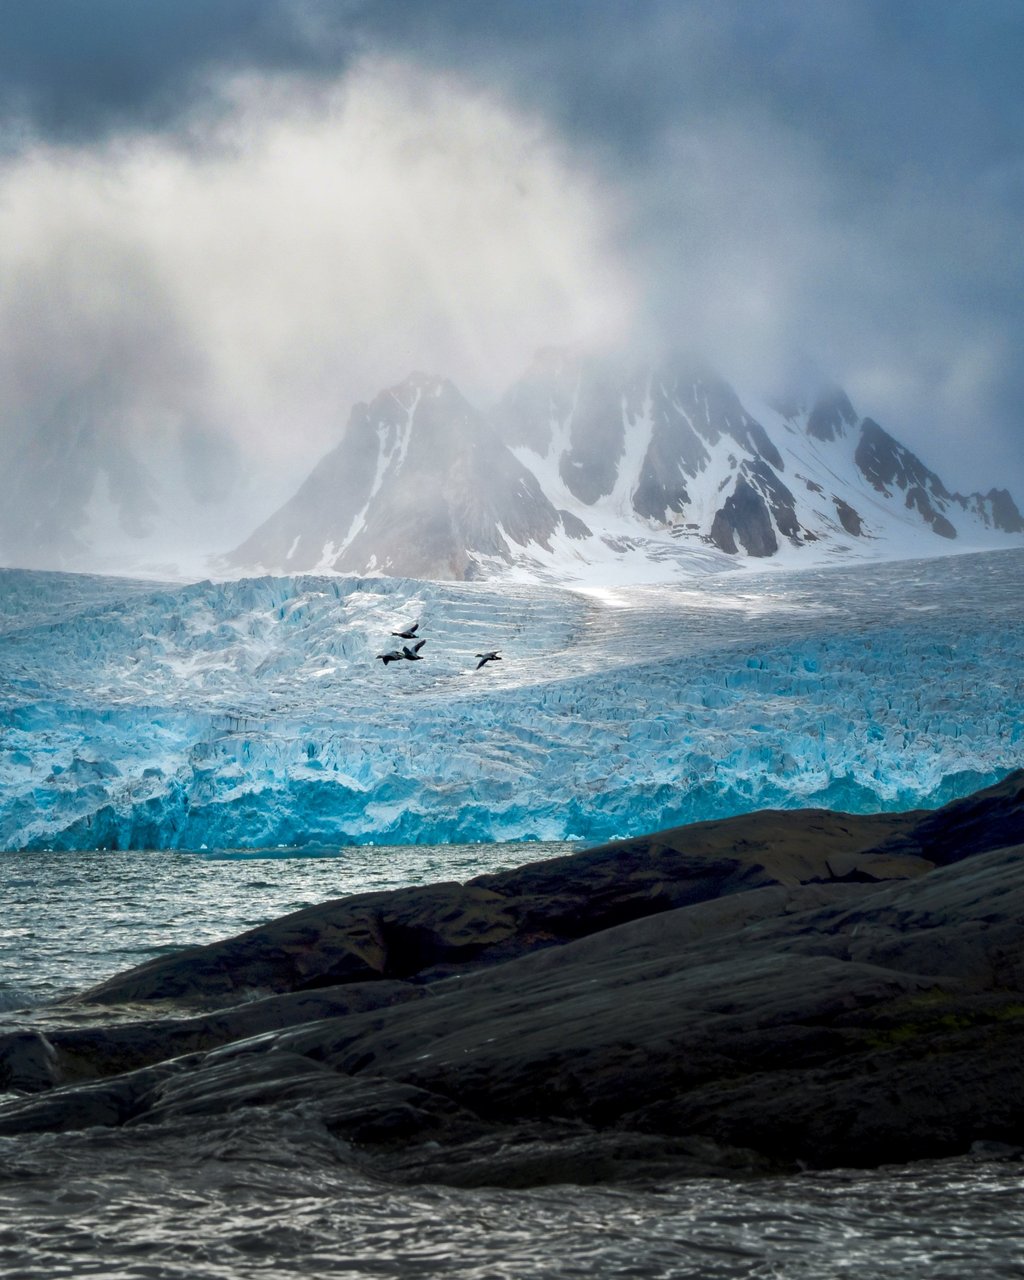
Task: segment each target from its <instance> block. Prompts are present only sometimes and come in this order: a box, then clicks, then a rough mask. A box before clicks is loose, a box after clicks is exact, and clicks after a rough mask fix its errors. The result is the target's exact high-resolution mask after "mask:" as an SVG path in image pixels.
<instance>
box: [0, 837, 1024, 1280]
mask: <svg viewBox="0 0 1024 1280" xmlns="http://www.w3.org/2000/svg"><path fill="white" fill-rule="evenodd" d="M567 851H569V846H563V845H526V846H523V845H516V846H494V845H491V846H441V847H422V846H421V847H418V848H415V849H413V848H406V849H390V850H384V849H373V848H362V849H354V850H343V851H337V850H335V851H333V852H331V851H323V852H322V854H321V855H320V856H304V857H301V858H298V857H293V856H289V855H288V853H287V851H280V855H279V856H272V857H268V856H266V855H255V856H254V855H237V854H231V853H230V852H204V853H203V854H181V853H177V854H168V853H149V854H146V853H119V854H118V853H73V854H44V853H36V854H22V853H5V854H0V913H2V914H0V920H2V924H3V931H2V935H0V1028H3V1027H5V1026H6V1027H7V1028H11V1027H16V1026H20V1025H25V1024H26V1022H28V1023H34V1024H35V1025H42V1026H45V1025H46V1022H47V1020H48V1019H50V1018H52V1017H53V1013H52V1011H50V1010H49V1009H48V1007H47V1002H48V1001H50V1000H52V999H54V998H56V997H58V996H60V995H62V994H66V993H67V992H68V991H70V990H74V989H80V988H82V987H85V986H87V985H90V984H92V983H93V982H96V981H98V980H99V979H101V978H103V977H106V976H107V975H109V974H110V973H113V972H116V971H117V970H120V969H124V968H126V967H129V966H131V965H133V964H137V963H140V962H142V961H144V960H146V959H148V958H150V957H151V956H152V955H154V954H157V953H161V952H167V951H170V950H173V949H174V948H177V947H183V946H186V945H189V944H191V943H194V942H202V941H207V940H210V939H212V938H215V937H223V936H226V935H228V934H230V933H234V932H238V931H239V930H242V929H246V928H249V927H252V926H253V925H256V924H259V923H260V922H262V921H264V920H266V919H268V918H270V917H272V916H275V915H280V914H281V913H283V912H285V911H288V910H292V909H297V908H300V907H302V906H305V905H307V904H309V903H312V902H319V901H323V900H325V899H328V898H332V897H337V896H341V895H343V894H346V893H352V892H358V891H361V890H364V889H377V888H392V887H397V886H398V885H400V884H410V883H417V882H419V883H423V882H428V881H436V880H444V879H467V878H469V877H470V876H472V875H475V874H479V873H480V872H482V871H485V870H497V869H498V868H500V867H505V866H512V865H518V864H521V863H522V862H524V861H527V860H529V859H531V858H540V857H548V856H553V855H555V854H559V853H562V852H567ZM26 1004H27V1005H30V1006H31V1008H30V1009H29V1011H28V1012H27V1013H25V1012H19V1011H17V1008H16V1006H18V1005H26ZM1022 1172H1024V1166H1022V1165H1021V1164H1019V1163H1003V1162H1000V1161H993V1160H984V1159H981V1158H964V1159H961V1160H957V1161H944V1162H929V1163H924V1164H917V1165H912V1166H906V1167H901V1168H892V1169H882V1170H877V1171H837V1172H832V1173H827V1174H822V1173H814V1174H810V1173H806V1174H802V1175H799V1176H793V1177H787V1178H778V1177H776V1178H756V1179H748V1180H739V1179H690V1180H686V1181H679V1182H652V1183H650V1184H647V1185H639V1186H629V1187H618V1188H615V1187H598V1188H593V1187H576V1186H559V1187H548V1188H543V1189H537V1190H530V1191H510V1190H503V1189H502V1190H499V1189H480V1190H457V1189H452V1188H447V1187H440V1186H437V1187H434V1186H427V1187H416V1188H401V1187H396V1186H392V1185H388V1184H383V1183H381V1182H379V1181H375V1180H373V1179H371V1178H369V1177H367V1176H364V1175H363V1174H362V1173H361V1172H360V1169H359V1163H358V1153H354V1152H353V1151H352V1149H350V1148H348V1147H346V1145H345V1144H344V1143H343V1142H342V1141H341V1140H339V1139H337V1138H335V1137H334V1136H332V1135H331V1134H330V1133H328V1132H327V1131H326V1130H325V1129H324V1128H323V1126H322V1125H321V1124H319V1122H318V1121H317V1120H316V1119H315V1117H314V1116H313V1115H312V1114H311V1113H307V1112H306V1111H305V1110H304V1109H303V1106H302V1105H296V1106H295V1107H294V1108H293V1109H291V1110H281V1109H277V1110H274V1111H271V1110H269V1109H268V1110H261V1109H259V1108H251V1109H248V1110H246V1111H245V1113H244V1114H242V1113H232V1114H229V1115H226V1116H222V1117H214V1118H211V1117H204V1118H203V1120H202V1121H201V1122H199V1121H188V1122H185V1121H182V1122H179V1123H176V1124H168V1125H160V1126H158V1125H152V1126H139V1127H135V1128H131V1127H129V1128H123V1129H104V1128H95V1129H91V1130H85V1131H82V1132H72V1133H58V1134H49V1133H48V1134H34V1135H24V1136H19V1137H16V1138H0V1277H3V1280H18V1278H23V1280H29V1278H31V1280H36V1278H38V1280H43V1278H44V1277H45V1278H46V1280H49V1278H51V1277H80V1276H103V1277H109V1278H110V1280H114V1278H120V1277H124V1278H125V1280H127V1278H129V1277H131V1278H132V1280H136V1278H138V1280H206V1278H209V1280H214V1278H217V1280H241V1278H243V1277H276V1276H303V1277H307V1278H308V1280H316V1278H318V1277H328V1276H330V1277H339V1276H351V1277H364V1276H365V1277H372V1276H380V1277H434V1276H436V1277H459V1278H460V1280H499V1278H502V1280H503V1278H506V1277H507V1278H508V1280H520V1278H524V1277H588V1280H603V1278H604V1277H627V1276H629V1277H693V1278H694V1280H718V1278H719V1277H723V1278H724V1277H737V1278H739V1277H743V1278H755V1277H756V1278H758V1280H768V1278H776V1280H777V1278H790V1277H792V1278H794V1280H795V1278H797V1277H815V1278H819V1277H820V1278H821V1280H828V1278H831V1277H849V1278H851V1280H852V1278H857V1280H876V1278H877V1277H888V1276H891V1277H894V1278H898V1280H925V1278H927V1280H967V1278H968V1277H975V1276H977V1277H1024V1185H1022Z"/></svg>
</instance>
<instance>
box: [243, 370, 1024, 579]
mask: <svg viewBox="0 0 1024 1280" xmlns="http://www.w3.org/2000/svg"><path fill="white" fill-rule="evenodd" d="M805 403H806V402H805ZM961 529H962V530H964V531H967V532H969V534H970V539H969V541H970V544H971V545H972V546H973V545H979V542H980V545H996V543H997V541H998V539H1000V538H1003V539H1004V542H1003V543H1002V544H1000V545H1005V537H1006V535H1007V534H1008V533H1009V534H1017V533H1020V532H1024V521H1022V520H1021V517H1020V513H1019V512H1018V510H1017V508H1016V505H1015V504H1014V502H1013V499H1012V498H1011V497H1010V496H1009V494H1005V495H1003V494H1002V493H1001V492H999V491H996V490H993V491H992V493H991V494H989V495H988V496H986V497H983V496H981V495H979V494H973V495H971V496H970V497H968V498H963V497H961V496H960V495H954V494H951V493H950V491H949V490H948V489H947V488H946V486H945V485H944V484H943V482H942V481H941V480H940V479H939V477H938V476H937V475H935V473H934V472H932V471H930V470H929V469H928V468H927V467H926V466H925V465H924V464H923V463H922V462H921V461H920V459H919V458H917V457H916V456H915V455H914V454H913V453H912V452H911V451H910V450H909V449H907V448H905V447H904V446H903V445H901V444H900V443H899V442H898V441H897V440H896V439H895V438H894V437H893V436H891V435H890V434H889V433H888V432H887V431H885V430H884V429H883V428H882V427H881V426H880V425H879V424H878V423H876V422H874V421H873V420H872V419H870V418H865V419H863V420H860V419H859V417H858V415H857V412H856V410H855V409H854V407H853V405H852V404H851V403H850V400H849V397H848V396H847V395H846V393H845V392H844V391H842V390H841V389H840V388H839V387H836V386H826V387H825V388H824V389H823V390H821V391H820V392H819V393H818V394H817V395H816V396H815V397H814V399H813V401H811V402H810V408H809V409H806V408H802V407H801V408H799V409H797V408H794V407H793V405H792V404H790V405H781V406H777V407H775V408H771V407H769V406H765V407H764V408H763V409H762V408H757V410H756V416H755V414H754V413H753V412H751V410H750V408H748V406H747V405H745V404H744V402H743V401H742V400H741V398H740V396H739V395H738V394H737V392H736V391H735V390H734V388H733V387H732V386H731V385H730V384H729V383H728V382H727V381H726V380H725V378H723V377H722V376H721V375H720V374H719V373H718V372H716V371H715V370H714V369H713V368H712V367H711V366H710V365H708V363H707V362H706V361H704V360H701V359H699V358H697V357H694V356H692V355H690V354H687V353H676V354H673V355H671V356H670V357H668V358H666V359H665V360H663V361H661V362H660V363H659V364H657V365H656V366H650V365H644V366H632V367H631V366H629V365H628V364H627V363H626V362H625V361H624V360H620V359H616V358H615V357H613V356H607V355H601V354H594V353H586V352H582V351H579V350H574V349H572V348H553V347H552V348H546V349H544V350H542V351H540V352H538V353H537V356H536V357H535V359H534V360H533V362H532V363H531V365H530V367H529V368H528V370H527V371H526V373H525V374H524V376H523V377H522V378H521V379H520V380H519V381H518V382H517V383H516V384H515V385H514V386H513V387H511V388H510V390H509V391H508V392H507V394H506V395H505V396H504V397H503V398H502V400H501V401H500V402H499V404H498V405H497V407H496V408H495V410H494V411H493V412H492V413H490V414H488V415H485V414H483V413H481V412H480V411H479V410H477V409H476V408H474V407H473V406H472V405H471V404H470V403H469V402H468V401H467V400H466V399H465V397H464V396H463V395H462V393H461V392H460V391H459V390H458V388H457V387H456V386H455V385H454V383H452V382H451V381H450V380H449V379H447V378H443V377H440V376H438V375H434V374H427V373H423V372H421V371H417V372H414V373H412V374H410V375H409V376H408V377H407V378H406V379H405V380H404V381H403V382H401V383H399V384H397V385H396V386H394V387H392V388H390V389H389V390H387V391H384V392H381V394H380V395H378V396H377V397H375V399H373V400H372V401H371V402H370V403H369V404H360V405H357V406H356V407H355V409H354V410H353V411H352V415H351V417H350V419H349V423H348V427H347V429H346V431H345V434H344V436H343V438H342V440H341V442H340V443H339V445H338V446H337V448H336V449H335V450H333V451H332V452H331V453H330V454H328V455H327V457H325V458H324V459H323V460H322V461H321V463H320V464H319V466H318V467H317V468H316V469H315V470H314V471H313V473H312V474H311V475H310V477H309V479H308V480H307V481H306V483H305V484H304V485H303V486H302V488H301V489H300V490H299V492H298V493H297V494H296V495H295V497H294V498H293V499H292V500H291V502H289V503H287V504H285V506H284V507H283V508H281V510H280V511H279V512H277V513H276V515H275V516H273V517H271V519H270V520H269V521H267V522H266V523H265V524H264V525H263V526H261V528H260V529H258V530H257V531H256V533H254V534H253V536H252V537H251V538H250V539H249V540H248V541H247V542H246V543H245V544H243V545H242V546H241V547H239V548H238V549H237V551H235V552H234V553H232V555H231V556H230V558H229V561H230V563H231V564H232V565H234V566H236V567H241V568H244V569H246V570H252V569H260V570H263V571H273V572H282V571H284V572H297V571H303V570H310V569H316V570H320V571H325V570H332V571H336V572H337V571H343V572H355V573H362V572H377V573H381V572H383V573H392V574H396V575H401V576H409V577H433V578H466V577H475V576H480V575H481V574H483V575H499V576H500V575H501V574H502V573H504V572H506V571H507V570H509V569H511V568H513V567H514V568H515V569H516V570H517V572H520V573H526V574H527V575H528V576H530V575H537V576H541V577H546V578H549V577H551V576H555V577H564V578H567V579H572V578H573V577H577V576H580V574H585V576H594V575H593V574H590V573H589V569H588V566H597V565H603V566H606V567H607V566H609V565H612V564H614V565H615V566H616V569H615V573H616V575H617V576H618V577H619V578H621V577H622V575H623V574H626V576H627V577H629V576H630V575H632V574H635V575H638V577H639V580H662V579H664V578H669V577H673V576H675V573H676V572H678V570H679V568H680V567H684V568H685V566H686V565H687V564H689V565H691V566H692V565H703V566H704V567H705V568H706V567H708V566H713V565H716V566H719V567H724V566H725V565H726V564H728V563H730V562H731V561H732V560H733V558H735V557H740V558H746V557H753V558H760V557H767V556H774V555H778V554H780V553H786V554H791V553H793V552H798V553H799V554H800V555H801V557H803V556H808V557H810V556H812V555H813V556H815V557H817V559H818V560H820V559H821V556H822V555H823V554H826V555H828V554H831V555H835V554H836V553H837V552H840V553H843V554H849V553H851V552H853V553H854V554H858V553H859V554H861V555H872V556H877V555H878V553H879V551H880V550H882V549H883V548H886V547H888V548H890V549H891V550H890V554H893V552H895V553H896V554H907V555H927V554H929V552H930V551H934V552H938V550H939V547H938V546H936V545H935V535H938V536H939V538H941V539H943V540H947V539H950V538H954V537H956V536H957V535H958V532H959V531H960V530H961ZM945 545H946V546H948V543H946V544H945ZM812 547H813V548H816V550H814V551H811V550H809V548H812ZM627 566H628V569H627ZM659 566H660V567H659ZM666 566H667V567H666ZM596 572H597V573H600V570H597V571H596ZM652 575H656V576H652Z"/></svg>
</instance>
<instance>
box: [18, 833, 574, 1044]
mask: <svg viewBox="0 0 1024 1280" xmlns="http://www.w3.org/2000/svg"><path fill="white" fill-rule="evenodd" d="M576 847H577V846H575V845H572V844H565V843H541V842H537V843H535V844H517V845H501V844H490V845H405V846H396V847H384V846H362V847H358V848H350V849H314V850H308V849H307V850H303V852H302V853H301V854H296V852H295V851H294V850H292V851H289V850H274V851H270V852H267V851H261V852H255V853H254V852H253V851H251V850H248V851H247V850H240V849H216V850H208V851H202V852H200V853H180V852H177V851H175V850H170V849H161V850H150V851H143V852H116V851H111V850H95V849H93V850H86V851H78V850H70V851H63V852H57V853H55V852H49V853H47V852H42V851H27V850H23V851H20V852H12V851H7V852H0V885H2V889H0V900H2V904H3V923H4V928H3V932H2V934H0V1031H2V1030H3V1029H4V1027H5V1024H6V1025H7V1026H10V1025H12V1020H15V1019H16V1017H17V1016H18V1015H15V1014H13V1013H11V1012H10V1011H13V1010H19V1011H24V1010H25V1009H26V1008H28V1009H33V1010H36V1013H37V1015H38V1014H39V1012H40V1011H39V1008H38V1007H39V1006H40V1005H42V1004H44V1003H46V1002H49V1001H53V1000H56V999H59V998H60V997H62V996H66V995H68V994H70V993H71V992H73V991H79V990H82V989H83V988H85V987H89V986H92V985H94V984H95V983H97V982H100V981H102V980H103V979H104V978H108V977H110V976H111V975H113V974H115V973H119V972H121V971H122V970H124V969H130V968H132V967H134V966H135V965H139V964H143V963H144V962H145V961H146V960H150V959H152V958H153V957H154V956H157V955H167V954H169V953H170V952H173V951H180V950H182V949H183V948H185V947H189V946H193V945H195V944H197V943H203V942H213V941H215V940H216V939H218V938H226V937H230V936H231V935H232V934H236V933H243V932H244V931H245V930H246V929H252V928H255V927H256V926H257V925H260V924H264V923H265V922H266V921H268V920H273V919H274V918H275V917H276V916H281V915H285V914H286V913H287V912H289V911H299V910H301V908H303V907H308V906H312V905H313V904H314V903H318V902H326V901H329V900H330V899H332V898H342V897H346V896H347V895H349V894H353V893H367V892H371V891H377V890H382V889H397V888H401V887H402V886H405V885H413V884H431V883H435V882H437V881H444V880H460V881H461V880H468V879H471V878H472V877H473V876H476V875H482V874H483V873H484V872H485V871H486V872H490V871H501V870H503V869H506V868H509V867H515V866H520V865H522V864H523V863H525V862H533V861H537V860H539V859H541V858H555V857H559V856H561V855H562V854H564V853H570V852H572V850H573V849H574V848H576ZM5 1011H6V1016H5ZM22 1020H24V1019H23V1018H22Z"/></svg>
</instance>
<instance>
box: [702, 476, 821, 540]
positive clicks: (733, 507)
mask: <svg viewBox="0 0 1024 1280" xmlns="http://www.w3.org/2000/svg"><path fill="white" fill-rule="evenodd" d="M772 517H774V520H775V525H777V526H778V529H779V532H780V533H782V534H784V535H785V536H786V537H788V538H790V539H792V540H794V541H799V538H800V533H801V530H800V522H799V521H798V520H797V517H796V509H795V500H794V498H793V495H792V493H790V491H789V490H788V489H787V488H786V486H785V485H784V484H783V483H782V481H781V480H780V479H779V478H778V476H777V475H776V474H775V473H774V472H773V471H772V470H771V468H770V467H768V465H767V464H766V463H765V462H763V461H762V460H760V459H758V460H757V461H755V462H753V463H744V464H743V465H742V466H741V468H740V478H739V480H738V481H737V484H736V488H735V489H734V490H733V492H732V494H731V495H730V496H729V497H728V498H727V499H726V501H725V503H724V505H723V506H722V507H721V508H720V509H719V510H718V512H717V513H716V514H715V520H714V523H713V525H712V526H711V541H712V542H713V543H714V544H715V546H717V547H718V548H719V549H720V550H722V551H727V552H729V553H730V554H735V552H736V550H737V548H736V542H737V540H738V541H739V543H740V544H741V545H742V547H743V549H744V551H746V553H747V554H748V555H751V556H770V555H774V554H775V552H776V551H778V549H779V542H778V539H777V538H776V536H775V525H773V524H772Z"/></svg>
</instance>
